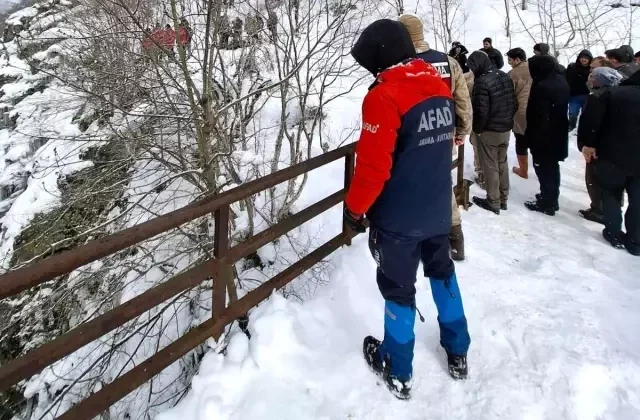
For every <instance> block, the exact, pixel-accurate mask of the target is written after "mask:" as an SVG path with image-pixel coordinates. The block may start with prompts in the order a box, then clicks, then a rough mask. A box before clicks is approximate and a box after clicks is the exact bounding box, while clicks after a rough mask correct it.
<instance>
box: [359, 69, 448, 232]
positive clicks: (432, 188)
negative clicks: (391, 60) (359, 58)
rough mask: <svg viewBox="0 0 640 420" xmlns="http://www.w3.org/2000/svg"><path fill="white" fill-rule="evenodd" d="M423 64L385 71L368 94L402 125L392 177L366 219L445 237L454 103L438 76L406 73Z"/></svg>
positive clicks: (394, 228)
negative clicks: (389, 106)
mask: <svg viewBox="0 0 640 420" xmlns="http://www.w3.org/2000/svg"><path fill="white" fill-rule="evenodd" d="M426 66H427V65H426V64H424V63H423V62H422V61H421V60H416V61H414V62H412V63H408V64H405V65H404V66H403V67H404V68H397V69H396V68H394V69H390V70H387V71H386V72H384V73H383V74H382V75H381V77H380V80H381V82H380V84H378V85H377V86H376V87H374V88H373V89H372V90H371V91H370V92H369V95H371V99H374V100H375V98H378V99H379V100H384V101H388V102H391V103H392V104H393V108H395V109H397V111H399V112H400V115H398V116H397V118H398V121H401V125H400V126H399V127H398V129H397V141H396V145H395V149H394V150H393V167H392V169H391V177H390V179H389V180H388V181H387V182H386V183H385V186H384V189H383V190H382V193H381V194H380V196H379V197H378V199H377V200H376V202H375V204H374V205H373V207H372V208H371V210H370V212H369V213H368V217H369V218H370V219H371V220H372V222H374V223H375V225H376V226H379V227H380V228H382V229H384V230H386V231H388V232H393V233H398V234H402V235H406V236H411V237H429V236H437V235H446V234H448V232H449V229H450V226H451V170H450V169H451V168H450V166H451V163H450V162H451V144H452V140H453V129H454V126H455V106H454V103H453V100H452V98H451V94H450V93H449V91H448V88H446V86H445V84H444V83H442V82H441V81H440V80H435V79H433V78H432V77H429V78H420V77H409V76H408V73H412V74H413V73H419V72H421V71H425V70H424V68H426ZM434 85H435V86H434ZM443 88H444V89H443ZM369 95H368V96H369ZM376 102H377V101H376ZM374 104H375V102H374ZM374 106H375V105H374ZM366 108H367V105H365V109H364V110H363V113H364V112H366ZM381 117H382V115H381ZM385 117H386V118H388V115H387V116H385ZM372 147H378V145H372ZM425 215H428V216H425Z"/></svg>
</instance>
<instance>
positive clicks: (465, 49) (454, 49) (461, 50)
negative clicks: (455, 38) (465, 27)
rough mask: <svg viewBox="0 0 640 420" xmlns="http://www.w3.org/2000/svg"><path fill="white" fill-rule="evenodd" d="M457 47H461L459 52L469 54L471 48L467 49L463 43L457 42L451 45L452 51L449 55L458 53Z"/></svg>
mask: <svg viewBox="0 0 640 420" xmlns="http://www.w3.org/2000/svg"><path fill="white" fill-rule="evenodd" d="M456 48H460V52H458V53H457V54H469V50H467V47H465V46H464V45H462V44H456V45H454V46H452V47H451V53H450V54H449V55H452V54H456Z"/></svg>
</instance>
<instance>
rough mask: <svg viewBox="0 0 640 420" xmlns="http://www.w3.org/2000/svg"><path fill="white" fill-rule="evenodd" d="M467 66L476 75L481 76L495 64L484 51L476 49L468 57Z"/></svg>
mask: <svg viewBox="0 0 640 420" xmlns="http://www.w3.org/2000/svg"><path fill="white" fill-rule="evenodd" d="M467 67H469V70H471V71H472V72H473V75H474V76H475V77H479V76H481V75H483V74H485V73H486V72H488V71H489V70H491V69H494V68H495V66H494V65H493V63H492V62H491V59H490V58H489V56H488V55H487V53H485V52H484V51H474V52H472V53H471V55H470V56H469V58H468V59H467Z"/></svg>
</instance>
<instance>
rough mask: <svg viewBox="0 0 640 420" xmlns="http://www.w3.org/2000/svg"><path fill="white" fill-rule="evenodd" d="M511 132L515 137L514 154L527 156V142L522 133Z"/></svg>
mask: <svg viewBox="0 0 640 420" xmlns="http://www.w3.org/2000/svg"><path fill="white" fill-rule="evenodd" d="M513 134H514V136H515V137H516V155H518V156H528V155H529V145H528V144H527V140H526V137H525V136H524V134H517V133H513Z"/></svg>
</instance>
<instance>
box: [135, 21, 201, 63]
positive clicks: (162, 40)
mask: <svg viewBox="0 0 640 420" xmlns="http://www.w3.org/2000/svg"><path fill="white" fill-rule="evenodd" d="M192 38H193V31H192V30H191V26H190V25H189V22H188V21H187V19H186V18H185V17H182V18H180V22H179V23H178V30H177V36H176V31H175V30H174V29H173V27H172V26H171V25H170V24H168V23H167V24H166V25H165V27H164V28H163V27H162V26H161V25H160V23H156V26H155V27H154V28H153V30H152V29H151V28H147V29H146V30H145V36H144V39H143V41H142V49H143V51H145V52H146V53H147V54H149V55H152V56H157V55H159V54H160V53H161V51H162V49H165V50H167V52H168V53H169V54H174V53H175V50H174V47H175V45H176V43H177V45H182V46H184V47H185V48H186V49H187V53H188V54H191V39H192Z"/></svg>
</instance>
